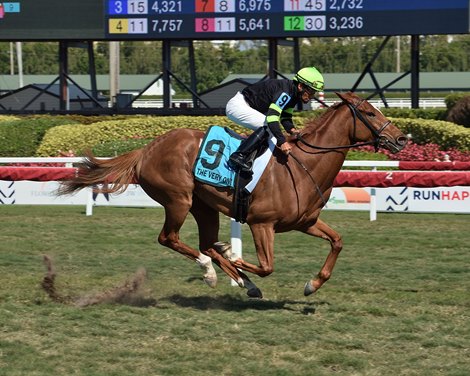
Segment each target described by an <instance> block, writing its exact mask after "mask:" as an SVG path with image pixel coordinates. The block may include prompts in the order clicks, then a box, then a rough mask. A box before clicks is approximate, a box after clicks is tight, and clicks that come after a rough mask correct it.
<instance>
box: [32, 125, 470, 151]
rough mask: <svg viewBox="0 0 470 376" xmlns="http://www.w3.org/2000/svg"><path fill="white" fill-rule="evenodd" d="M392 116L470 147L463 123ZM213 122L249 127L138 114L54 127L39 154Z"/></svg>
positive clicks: (98, 147) (424, 134)
mask: <svg viewBox="0 0 470 376" xmlns="http://www.w3.org/2000/svg"><path fill="white" fill-rule="evenodd" d="M392 119H393V122H394V123H395V124H396V125H397V126H398V127H399V128H400V129H401V130H402V131H403V132H404V133H405V134H411V135H412V137H413V141H414V142H415V143H417V144H426V143H430V142H432V143H436V144H438V145H441V147H442V148H444V149H449V148H457V149H458V150H462V151H467V150H469V149H470V130H468V129H465V128H464V127H461V126H458V125H455V124H453V123H449V122H445V121H437V120H423V119H398V118H392ZM294 121H295V122H296V123H297V124H302V123H303V122H305V121H308V119H307V118H304V117H300V116H296V117H295V119H294ZM214 124H216V125H222V126H229V127H230V128H232V129H234V130H236V131H238V132H240V133H243V132H246V129H244V128H241V127H238V126H235V125H234V124H233V123H232V122H231V121H230V120H228V119H227V118H226V117H224V116H194V117H187V116H159V117H157V116H154V117H152V116H138V117H132V118H128V119H125V120H108V121H100V122H98V123H94V124H87V125H84V124H75V125H63V126H60V127H54V128H51V129H49V130H48V131H47V133H46V135H45V136H44V138H43V141H42V143H41V145H40V146H39V148H38V149H37V153H36V155H38V156H54V155H59V154H60V151H68V150H72V151H73V152H75V153H76V154H82V153H83V151H84V150H85V149H92V150H94V151H95V152H96V153H97V155H100V156H107V155H115V154H120V153H122V152H125V151H129V150H132V149H134V148H137V147H141V146H143V145H144V144H146V143H148V142H149V141H150V140H151V139H153V138H154V137H157V136H159V135H161V134H164V133H166V132H168V131H169V130H171V129H174V128H195V129H201V130H206V129H207V128H208V127H209V126H210V125H214Z"/></svg>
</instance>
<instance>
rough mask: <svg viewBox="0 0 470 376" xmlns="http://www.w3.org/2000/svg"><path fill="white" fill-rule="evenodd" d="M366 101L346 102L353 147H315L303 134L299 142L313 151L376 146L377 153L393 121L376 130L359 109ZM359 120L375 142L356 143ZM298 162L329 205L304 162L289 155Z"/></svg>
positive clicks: (385, 140)
mask: <svg viewBox="0 0 470 376" xmlns="http://www.w3.org/2000/svg"><path fill="white" fill-rule="evenodd" d="M363 101H364V99H362V100H360V101H359V102H358V103H356V104H355V105H353V104H351V103H349V102H344V101H343V103H345V104H346V105H347V106H348V108H349V110H350V111H351V115H352V116H353V127H354V133H353V144H351V145H343V146H329V147H328V146H317V145H313V144H310V143H308V142H307V141H305V140H304V139H303V137H302V134H301V133H298V134H297V140H298V141H300V142H301V143H302V144H304V145H305V146H308V147H309V148H312V149H318V150H336V149H350V148H355V147H358V146H364V145H374V147H375V151H377V150H378V148H379V146H380V145H381V144H383V143H387V142H388V140H387V139H386V138H383V137H381V136H380V135H381V133H382V132H383V131H384V130H385V128H387V127H388V126H389V125H390V124H391V121H390V120H387V121H386V122H385V123H384V124H383V125H382V126H381V127H380V129H379V130H377V129H375V128H374V127H373V126H372V124H371V123H370V122H369V121H368V120H367V119H366V118H365V117H364V115H363V114H362V112H361V111H360V110H359V109H358V107H359V106H360V105H361V104H362V102H363ZM357 119H359V120H360V121H361V122H362V123H363V124H364V125H365V126H366V127H367V129H369V130H370V131H371V133H372V134H373V135H374V140H373V141H368V142H356V128H357ZM289 155H290V156H291V157H292V158H293V159H294V160H295V161H296V162H297V164H298V165H299V166H300V167H302V169H303V170H304V171H305V172H306V173H307V176H308V177H309V178H310V180H311V181H312V183H313V185H314V186H315V188H316V190H317V193H318V195H319V196H320V198H321V200H322V202H323V206H325V205H326V204H327V200H326V199H325V197H324V196H323V193H322V191H321V189H320V187H319V185H318V184H317V182H316V181H315V179H314V178H313V176H312V175H311V174H310V172H309V171H308V169H307V167H306V166H305V165H304V164H303V163H302V161H300V160H299V159H298V158H297V157H296V156H295V155H293V154H292V153H290V154H289Z"/></svg>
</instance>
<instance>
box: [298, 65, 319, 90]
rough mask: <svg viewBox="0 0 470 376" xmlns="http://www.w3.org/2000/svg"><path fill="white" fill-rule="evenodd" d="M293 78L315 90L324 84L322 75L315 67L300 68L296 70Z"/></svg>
mask: <svg viewBox="0 0 470 376" xmlns="http://www.w3.org/2000/svg"><path fill="white" fill-rule="evenodd" d="M294 80H295V81H297V82H300V83H301V84H304V85H305V86H307V87H309V88H310V89H312V90H315V91H322V90H323V87H324V85H325V84H324V80H323V76H322V75H321V73H320V72H319V71H318V69H317V68H315V67H307V68H302V69H301V70H299V71H298V72H297V74H296V75H295V77H294Z"/></svg>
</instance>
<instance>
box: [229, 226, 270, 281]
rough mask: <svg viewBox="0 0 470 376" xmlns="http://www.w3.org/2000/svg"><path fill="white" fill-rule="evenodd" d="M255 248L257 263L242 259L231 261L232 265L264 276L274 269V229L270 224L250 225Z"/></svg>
mask: <svg viewBox="0 0 470 376" xmlns="http://www.w3.org/2000/svg"><path fill="white" fill-rule="evenodd" d="M250 230H251V233H252V235H253V241H254V243H255V248H256V256H257V257H258V262H259V265H254V264H251V263H249V262H247V261H245V260H243V259H241V258H240V259H237V260H234V261H232V263H233V265H234V266H236V267H237V268H240V269H242V270H246V271H247V272H250V273H253V274H257V275H259V276H260V277H266V276H268V275H270V274H271V273H272V272H273V271H274V229H273V227H272V226H270V225H266V224H259V225H258V224H257V225H251V226H250Z"/></svg>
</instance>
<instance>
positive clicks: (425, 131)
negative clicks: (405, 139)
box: [390, 118, 470, 151]
mask: <svg viewBox="0 0 470 376" xmlns="http://www.w3.org/2000/svg"><path fill="white" fill-rule="evenodd" d="M390 120H392V121H393V123H394V124H395V125H396V126H397V127H398V128H400V130H401V131H402V132H403V133H405V134H411V137H412V140H413V142H414V143H416V144H419V145H424V144H429V143H433V144H437V145H440V146H441V148H442V149H444V150H446V149H450V148H456V149H458V150H460V151H468V150H470V129H468V128H465V127H462V126H460V125H456V124H454V123H449V122H447V121H440V120H423V119H394V118H391V119H390Z"/></svg>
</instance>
